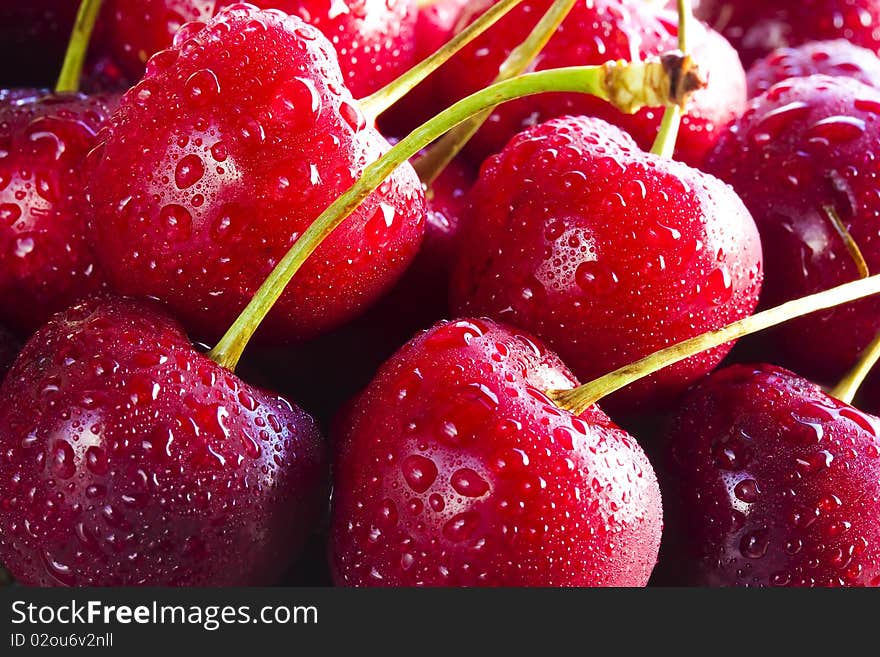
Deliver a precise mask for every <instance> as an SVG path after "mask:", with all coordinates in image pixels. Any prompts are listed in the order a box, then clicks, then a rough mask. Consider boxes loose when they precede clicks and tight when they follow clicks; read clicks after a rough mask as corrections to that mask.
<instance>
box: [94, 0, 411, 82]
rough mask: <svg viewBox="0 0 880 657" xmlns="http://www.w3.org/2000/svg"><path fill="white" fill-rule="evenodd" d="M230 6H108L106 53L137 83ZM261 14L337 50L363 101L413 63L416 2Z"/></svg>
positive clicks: (260, 1)
mask: <svg viewBox="0 0 880 657" xmlns="http://www.w3.org/2000/svg"><path fill="white" fill-rule="evenodd" d="M233 4H237V3H235V2H232V1H230V0H139V1H138V3H137V6H136V7H132V3H131V1H130V0H107V1H106V7H105V8H104V9H103V10H102V14H101V23H102V25H101V37H102V41H103V43H102V48H103V49H104V50H106V51H107V52H109V53H111V54H112V56H113V57H114V59H115V60H116V61H118V62H119V63H120V65H121V66H122V67H123V69H124V70H125V71H126V72H127V73H128V75H129V76H130V77H132V78H134V79H138V78H140V77H141V76H142V75H143V73H144V67H145V65H146V62H147V60H148V59H149V58H150V57H151V56H152V55H153V54H155V53H157V52H159V51H160V50H164V49H165V48H168V47H169V46H171V43H172V40H173V38H174V35H175V33H176V32H177V30H178V29H180V27H181V26H182V25H184V24H185V23H188V22H190V21H200V22H203V23H205V22H207V21H209V20H210V19H211V18H212V17H213V16H214V15H216V13H217V12H218V11H219V10H220V9H221V8H222V7H224V6H229V5H233ZM250 4H252V5H256V6H258V7H260V8H262V9H277V10H280V11H283V12H285V13H288V14H291V15H295V16H299V17H300V18H302V19H303V20H305V21H306V22H308V23H311V24H312V25H313V26H315V27H317V28H318V29H319V30H321V32H323V33H324V35H325V36H326V37H327V38H328V39H330V41H331V42H332V43H333V45H334V46H335V48H336V50H337V52H338V54H339V61H340V64H341V65H342V69H343V72H344V73H345V79H346V83H347V85H348V87H349V88H350V89H351V90H352V92H353V93H354V94H355V96H357V97H358V98H362V97H364V96H366V95H368V94H370V93H372V92H373V91H375V90H377V89H379V88H380V87H382V86H384V85H385V84H387V83H388V82H391V81H392V80H394V79H395V78H396V77H398V76H399V75H400V74H401V73H403V72H404V71H406V70H407V69H408V68H409V67H410V66H411V65H412V64H414V63H415V24H416V20H417V8H416V3H415V1H414V0H358V1H355V0H338V1H334V2H329V1H328V0H254V1H253V2H251V3H250Z"/></svg>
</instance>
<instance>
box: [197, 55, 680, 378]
mask: <svg viewBox="0 0 880 657" xmlns="http://www.w3.org/2000/svg"><path fill="white" fill-rule="evenodd" d="M670 57H674V55H672V56H670V55H666V56H664V57H662V58H655V59H652V60H649V61H646V62H633V63H630V64H627V63H626V62H609V63H607V64H604V65H601V66H577V67H571V68H561V69H552V70H547V71H541V72H538V73H531V74H529V75H523V76H520V77H516V78H512V79H510V80H505V81H504V82H500V83H498V84H495V85H492V86H490V87H487V88H486V89H483V90H482V91H479V92H477V93H475V94H473V95H471V96H468V97H467V98H465V99H464V100H461V101H459V102H458V103H456V104H455V105H453V106H452V107H450V108H449V109H447V110H445V111H444V112H441V113H440V114H439V115H437V116H436V117H434V118H433V119H432V120H430V121H428V122H427V123H425V124H424V125H422V126H421V127H419V128H416V130H414V131H413V132H412V133H411V134H410V135H409V136H408V137H406V138H405V139H403V140H402V141H400V142H398V144H397V145H396V146H394V147H393V148H392V149H391V150H390V151H388V153H386V154H385V155H384V156H383V157H381V158H380V159H379V160H377V161H376V162H374V163H372V164H370V165H369V166H367V167H366V168H365V169H364V172H363V175H362V176H361V178H360V179H359V180H358V181H357V182H356V183H355V184H354V185H352V186H351V187H350V188H349V189H348V191H346V192H345V193H344V194H342V196H340V197H339V198H338V199H336V201H334V202H333V204H332V205H330V207H328V208H327V209H326V210H324V212H322V213H321V215H320V216H319V217H318V218H317V219H316V220H315V222H314V223H312V225H311V226H309V228H308V229H307V230H306V231H305V232H304V233H303V234H302V236H301V237H300V238H299V239H298V240H297V241H296V242H295V243H294V245H293V246H292V247H291V249H290V250H289V251H288V252H287V255H285V256H284V258H283V259H282V260H281V262H279V263H278V265H277V266H276V267H275V269H274V270H273V271H272V273H270V274H269V277H268V278H267V279H266V280H265V282H264V283H263V285H262V286H261V287H260V289H259V290H258V291H257V293H256V294H255V295H254V298H253V299H252V300H251V302H250V303H249V304H248V306H247V307H246V308H245V309H244V311H243V312H242V313H241V315H240V316H239V317H238V319H236V320H235V322H234V323H233V325H232V326H231V327H230V329H229V330H228V331H227V333H226V335H224V336H223V338H222V339H221V340H220V342H219V343H218V344H217V346H216V347H215V348H214V349H213V350H212V351H211V353H210V357H211V358H212V359H214V360H215V361H216V362H217V363H219V364H220V365H222V366H224V367H226V368H228V369H230V370H232V369H235V366H236V365H237V364H238V361H239V359H240V358H241V355H242V353H243V352H244V349H245V347H246V345H247V343H248V342H249V341H250V339H251V337H253V334H254V333H255V332H256V330H257V327H258V326H259V325H260V323H261V322H262V321H263V319H264V318H265V317H266V315H267V314H268V313H269V311H270V310H271V309H272V306H273V305H274V304H275V302H276V301H277V300H278V298H279V297H280V296H281V294H282V292H284V289H285V287H286V286H287V284H288V282H289V281H290V279H291V278H293V276H294V275H295V274H296V272H297V271H299V269H300V267H302V265H303V263H304V262H305V261H306V259H307V258H308V257H309V256H310V255H311V254H312V253H313V252H314V251H315V249H317V248H318V246H319V245H320V244H321V242H323V241H324V239H325V238H326V237H327V236H328V235H329V234H330V233H331V232H332V231H333V230H334V229H335V228H336V227H337V226H339V224H341V223H342V222H343V221H344V220H345V219H346V217H348V216H349V215H350V214H351V213H352V212H354V211H355V209H357V207H358V206H359V205H360V204H361V202H362V201H363V200H364V199H365V198H367V197H368V196H369V195H370V194H371V193H373V191H374V190H376V189H377V188H378V187H379V186H380V185H381V184H382V182H383V181H384V180H385V179H386V178H388V176H390V175H391V173H392V172H393V171H394V170H395V169H396V168H397V167H399V166H400V165H401V164H403V163H404V162H406V161H407V160H409V159H410V158H411V157H412V156H413V155H415V154H416V153H418V152H419V151H420V150H422V149H423V148H425V146H427V145H428V144H430V143H432V142H433V141H434V140H436V139H437V138H438V137H440V136H441V135H443V134H445V133H446V132H447V131H449V130H450V129H452V128H453V127H455V126H456V125H459V124H460V123H462V122H463V121H466V120H467V119H469V118H470V117H472V116H474V115H476V114H479V113H480V112H483V111H485V110H486V109H488V108H490V107H495V106H496V105H500V104H501V103H504V102H507V101H510V100H514V99H516V98H522V97H524V96H530V95H534V94H540V93H546V92H550V91H554V92H558V91H562V92H571V93H589V94H593V95H595V96H598V97H599V98H603V99H605V100H608V101H610V102H612V103H613V104H615V105H616V106H618V107H620V108H621V109H622V110H623V111H637V110H638V109H639V108H640V107H641V106H644V105H655V106H659V105H663V104H664V103H666V102H677V99H675V98H671V95H672V92H673V89H672V86H673V85H672V80H674V79H678V78H679V77H680V75H681V71H680V70H678V68H677V67H676V66H675V65H674V64H671V63H670ZM679 60H680V61H679V65H684V64H685V60H684V59H682V58H679ZM688 74H689V73H688Z"/></svg>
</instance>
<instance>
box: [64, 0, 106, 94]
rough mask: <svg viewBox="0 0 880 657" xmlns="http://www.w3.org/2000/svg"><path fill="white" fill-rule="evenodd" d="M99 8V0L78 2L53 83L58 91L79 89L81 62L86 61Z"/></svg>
mask: <svg viewBox="0 0 880 657" xmlns="http://www.w3.org/2000/svg"><path fill="white" fill-rule="evenodd" d="M100 10H101V0H82V2H81V3H80V5H79V11H78V12H77V14H76V22H75V23H74V24H73V32H72V33H71V35H70V42H69V43H68V44H67V52H66V53H65V55H64V64H62V66H61V73H60V74H59V75H58V82H57V83H56V84H55V91H57V92H58V93H65V92H75V91H79V79H80V77H81V76H82V69H83V63H84V62H85V61H86V53H87V52H88V49H89V41H90V40H91V38H92V31H93V30H94V29H95V22H96V21H97V20H98V12H99V11H100Z"/></svg>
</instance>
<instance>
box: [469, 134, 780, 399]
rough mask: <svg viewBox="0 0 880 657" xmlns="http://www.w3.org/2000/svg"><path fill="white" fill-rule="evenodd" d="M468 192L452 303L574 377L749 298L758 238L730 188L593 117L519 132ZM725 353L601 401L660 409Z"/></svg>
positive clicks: (736, 314)
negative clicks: (496, 324)
mask: <svg viewBox="0 0 880 657" xmlns="http://www.w3.org/2000/svg"><path fill="white" fill-rule="evenodd" d="M469 200H470V207H469V212H468V214H467V216H466V221H465V225H464V230H463V233H462V236H461V240H460V253H459V257H458V261H457V264H456V267H455V270H454V273H453V280H452V300H453V308H454V310H455V311H456V312H457V313H459V314H461V315H480V314H485V315H489V316H492V317H495V318H497V319H499V320H501V321H504V322H506V323H508V324H512V325H514V326H519V327H521V328H523V329H526V330H528V331H531V332H533V333H535V334H536V335H537V336H538V337H540V338H541V339H543V340H545V341H546V342H547V343H548V345H549V346H550V347H551V348H552V349H554V350H555V351H556V352H557V353H559V355H560V356H561V357H562V358H563V360H564V361H565V362H566V363H567V364H568V365H569V366H570V367H571V368H572V370H573V371H574V372H575V374H576V375H577V376H578V377H579V378H580V379H582V380H591V379H593V378H596V377H598V376H600V375H603V374H606V373H608V372H610V371H612V370H614V369H616V368H618V367H621V366H623V365H627V364H629V363H632V362H634V361H636V360H638V359H639V358H641V357H644V356H647V355H648V354H650V353H653V352H654V351H657V350H658V349H660V348H663V347H666V346H669V345H671V344H673V343H675V342H679V341H682V340H684V339H687V338H690V337H694V336H696V335H699V334H701V333H704V332H706V331H708V330H712V329H715V328H720V327H722V326H724V325H726V324H728V323H730V322H732V321H735V320H737V319H740V318H743V317H746V316H748V315H750V314H751V313H752V311H753V310H754V308H755V306H756V305H757V302H758V294H759V291H760V287H761V279H762V275H763V272H762V254H761V243H760V240H759V238H758V232H757V229H756V228H755V225H754V222H753V221H752V218H751V217H750V216H749V213H748V211H747V210H746V209H745V207H744V206H743V204H742V202H741V201H740V200H739V199H738V198H737V196H736V195H735V194H734V193H733V192H732V190H730V188H729V187H728V186H726V185H724V184H723V183H722V182H721V181H719V180H717V179H715V178H713V177H711V176H708V175H706V174H703V173H701V172H700V171H697V170H696V169H691V168H690V167H688V166H686V165H684V164H680V163H678V162H674V161H672V160H668V159H664V158H660V157H658V156H656V155H652V154H649V153H645V152H643V151H641V150H640V149H639V147H638V146H636V144H635V143H634V142H633V141H632V139H630V138H629V137H628V136H627V135H625V134H624V133H623V132H622V131H621V130H619V129H618V128H615V127H613V126H611V125H608V124H607V123H604V122H602V121H599V120H597V119H588V118H584V117H564V118H560V119H555V120H553V121H549V122H547V123H545V124H543V125H540V126H538V127H535V128H532V129H530V130H527V131H525V132H523V133H522V134H520V135H518V136H517V137H516V138H514V139H513V140H512V141H511V143H510V144H508V146H507V147H506V148H505V149H504V151H502V153H500V154H499V155H497V156H494V157H493V158H490V159H489V160H488V161H487V163H486V164H485V165H484V167H483V170H482V172H481V174H480V178H479V180H478V182H477V184H476V186H475V187H474V189H473V190H472V192H471V194H470V197H469ZM729 348H730V347H729V346H727V347H722V348H719V349H714V350H712V351H708V352H705V353H703V354H700V355H699V356H696V357H693V358H691V359H688V360H686V361H684V362H682V363H680V364H678V365H675V366H673V367H670V368H667V369H666V370H663V371H661V372H658V373H657V374H655V375H652V376H650V377H647V378H645V379H642V380H641V381H639V382H638V383H636V384H634V385H632V386H630V387H629V388H627V389H625V390H623V391H621V392H620V393H617V394H615V395H613V396H611V397H609V398H608V399H606V400H604V401H603V407H607V408H609V409H611V410H612V411H614V412H619V413H626V414H632V413H635V412H637V410H639V409H646V408H655V409H656V408H661V407H663V406H666V405H668V404H670V403H671V402H672V401H674V400H675V398H676V397H677V396H678V395H679V394H681V393H682V392H684V390H686V389H687V387H688V386H689V385H690V384H691V383H693V382H694V381H695V380H696V379H698V378H699V377H701V376H703V375H705V374H707V373H708V372H710V371H711V370H712V369H713V368H714V367H715V366H716V365H717V364H718V363H719V362H720V361H721V359H722V358H723V357H724V355H725V354H726V353H727V351H728V350H729Z"/></svg>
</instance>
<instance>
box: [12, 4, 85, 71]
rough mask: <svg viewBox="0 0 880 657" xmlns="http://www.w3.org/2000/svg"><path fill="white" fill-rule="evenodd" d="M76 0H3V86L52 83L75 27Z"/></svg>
mask: <svg viewBox="0 0 880 657" xmlns="http://www.w3.org/2000/svg"><path fill="white" fill-rule="evenodd" d="M78 4H79V3H78V2H74V1H73V0H26V1H24V2H23V1H22V0H0V61H2V62H5V63H6V64H5V65H4V66H3V67H2V72H0V87H23V86H48V85H50V84H53V83H54V82H55V79H56V78H57V77H58V67H59V66H60V64H61V60H62V59H64V50H65V47H66V46H67V40H68V38H69V37H70V31H71V29H72V28H73V22H74V18H75V17H76V10H77V5H78Z"/></svg>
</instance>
